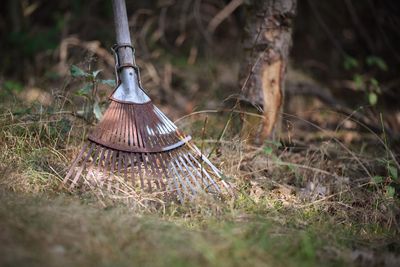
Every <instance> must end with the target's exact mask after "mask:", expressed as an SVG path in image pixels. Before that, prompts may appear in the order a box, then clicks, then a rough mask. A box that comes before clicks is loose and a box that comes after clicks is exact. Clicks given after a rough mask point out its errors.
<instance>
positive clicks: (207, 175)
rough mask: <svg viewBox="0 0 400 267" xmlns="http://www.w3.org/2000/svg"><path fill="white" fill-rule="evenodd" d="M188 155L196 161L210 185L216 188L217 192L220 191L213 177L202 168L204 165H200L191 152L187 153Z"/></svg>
mask: <svg viewBox="0 0 400 267" xmlns="http://www.w3.org/2000/svg"><path fill="white" fill-rule="evenodd" d="M188 155H189V157H191V158H192V159H193V161H194V162H195V163H197V166H198V168H199V169H200V170H201V172H202V173H204V174H205V175H206V177H207V178H208V180H209V181H210V183H211V185H214V187H215V189H217V191H218V192H221V189H220V188H219V186H218V184H217V183H216V182H215V180H214V179H212V178H211V176H210V175H209V174H208V172H207V171H206V170H205V169H204V167H203V166H202V165H201V163H200V162H199V161H198V160H197V159H196V158H195V157H194V156H193V155H192V154H191V153H188Z"/></svg>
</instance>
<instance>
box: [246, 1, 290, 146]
mask: <svg viewBox="0 0 400 267" xmlns="http://www.w3.org/2000/svg"><path fill="white" fill-rule="evenodd" d="M296 2H297V0H275V1H274V0H264V1H263V0H254V1H251V4H249V5H247V10H246V11H247V14H246V16H247V18H246V19H247V23H246V28H245V32H246V36H245V38H244V42H243V44H244V49H245V57H246V58H245V60H244V64H243V67H242V71H241V73H242V75H243V76H242V79H241V81H242V88H243V95H244V98H245V99H246V100H247V101H248V102H250V103H251V104H253V105H255V106H260V107H262V110H263V115H264V119H263V120H262V121H260V122H258V124H259V125H258V126H257V127H256V128H257V129H256V130H255V131H254V125H250V127H251V128H252V129H253V130H251V131H248V130H247V132H251V133H252V134H251V136H250V138H251V139H252V141H253V142H254V143H262V142H263V141H264V140H265V139H267V138H271V137H273V133H274V132H276V130H277V129H278V128H279V127H278V126H279V123H277V122H278V118H279V111H280V110H281V107H282V102H283V98H284V80H285V70H286V66H287V61H288V55H289V48H290V45H291V40H292V39H291V32H292V18H293V17H294V14H295V8H296ZM252 123H254V122H252Z"/></svg>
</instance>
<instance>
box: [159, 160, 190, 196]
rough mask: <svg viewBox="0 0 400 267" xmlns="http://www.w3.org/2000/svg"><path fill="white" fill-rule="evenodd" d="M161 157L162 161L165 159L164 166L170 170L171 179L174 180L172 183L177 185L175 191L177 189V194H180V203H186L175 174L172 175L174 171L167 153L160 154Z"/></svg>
mask: <svg viewBox="0 0 400 267" xmlns="http://www.w3.org/2000/svg"><path fill="white" fill-rule="evenodd" d="M160 156H161V157H162V159H163V165H165V167H166V168H168V169H169V170H170V174H171V179H172V181H173V183H174V185H175V189H176V192H177V194H178V198H179V201H180V202H181V203H183V201H184V200H185V199H184V197H183V196H182V192H181V190H180V188H179V184H178V182H177V181H176V178H175V175H173V173H172V172H173V170H172V169H171V162H170V161H167V157H168V155H167V153H165V154H164V153H163V154H160Z"/></svg>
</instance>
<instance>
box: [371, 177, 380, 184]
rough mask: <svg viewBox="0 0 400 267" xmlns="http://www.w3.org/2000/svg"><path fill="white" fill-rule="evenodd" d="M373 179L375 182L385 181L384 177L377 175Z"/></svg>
mask: <svg viewBox="0 0 400 267" xmlns="http://www.w3.org/2000/svg"><path fill="white" fill-rule="evenodd" d="M372 181H373V183H374V184H380V183H382V182H383V177H382V176H379V175H376V176H374V177H372Z"/></svg>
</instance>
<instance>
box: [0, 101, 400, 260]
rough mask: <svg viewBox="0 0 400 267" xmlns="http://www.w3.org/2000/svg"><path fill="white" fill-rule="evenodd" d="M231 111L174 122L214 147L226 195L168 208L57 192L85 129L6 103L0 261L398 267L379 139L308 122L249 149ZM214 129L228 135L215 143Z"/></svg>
mask: <svg viewBox="0 0 400 267" xmlns="http://www.w3.org/2000/svg"><path fill="white" fill-rule="evenodd" d="M7 97H9V96H7ZM10 103H11V105H10ZM230 114H233V115H232V116H230ZM235 114H236V113H235V112H234V113H230V112H229V111H224V112H219V113H216V111H209V112H203V113H201V112H200V113H193V114H191V115H189V116H187V117H184V118H182V119H180V120H177V124H178V126H180V127H181V128H183V129H184V130H186V131H187V132H189V133H191V134H192V135H193V137H194V139H195V141H196V142H197V143H198V144H199V146H201V147H202V148H203V149H204V150H206V152H210V151H215V153H213V155H211V159H212V161H213V162H215V163H216V164H217V165H218V166H219V167H220V168H221V169H222V171H223V172H224V174H225V179H226V180H227V181H229V182H230V183H232V184H233V185H234V186H235V192H236V196H235V197H234V198H226V199H224V200H218V199H204V200H202V201H200V202H198V203H194V204H184V205H177V204H171V203H164V202H163V201H162V200H146V199H137V198H135V197H133V196H132V195H129V194H121V195H115V194H108V193H107V192H105V191H101V190H100V191H93V192H69V191H68V190H65V189H63V188H62V187H60V184H61V183H60V180H61V179H62V177H63V176H64V175H65V173H66V170H67V168H68V166H69V162H70V161H71V160H72V159H73V157H74V154H76V152H77V151H78V150H79V147H80V146H81V145H82V142H83V141H84V138H83V136H84V134H85V133H86V132H87V129H88V128H89V127H90V125H88V124H87V122H85V121H84V120H82V119H80V118H77V117H76V116H74V115H72V114H71V113H68V112H61V111H60V109H57V108H54V106H52V107H44V106H42V105H39V104H32V105H30V106H29V107H28V108H27V107H26V105H22V104H21V102H18V101H17V100H12V98H11V100H10V102H9V104H7V105H6V104H4V105H3V106H2V115H1V132H0V141H1V151H0V159H1V160H0V201H1V203H2V204H1V205H0V229H1V230H0V254H1V257H0V266H398V264H399V262H400V240H399V237H398V234H399V223H398V220H399V198H398V196H397V193H396V190H397V189H396V188H397V182H396V181H397V180H396V179H398V177H397V176H396V175H397V172H395V169H396V165H395V164H396V163H395V161H394V159H393V157H392V155H391V151H390V149H389V148H388V147H387V146H386V143H385V140H384V138H383V139H382V138H380V137H378V136H375V135H373V134H371V133H370V135H367V134H365V135H363V138H364V139H363V142H351V141H348V140H347V139H346V138H345V137H343V136H347V135H349V134H351V132H350V133H349V132H348V131H341V130H340V129H339V128H337V129H336V131H329V130H326V129H322V128H321V127H320V126H316V125H314V126H315V127H314V128H315V129H314V130H310V127H311V128H312V126H313V123H311V122H309V123H306V124H305V125H308V126H307V127H308V128H307V127H305V126H304V125H303V124H301V123H300V124H301V125H300V126H298V129H303V130H304V131H307V133H308V134H307V135H301V134H300V133H301V132H300V130H299V131H298V132H297V133H292V135H293V136H292V137H291V138H287V137H286V138H282V140H281V141H280V142H267V143H265V145H264V146H261V147H253V146H251V145H249V144H247V143H246V142H244V140H243V139H241V138H238V137H237V136H236V137H235V136H234V134H233V132H234V131H235V127H233V126H232V125H233V124H234V122H235V119H237V118H235V116H236V115H238V114H236V115H235ZM248 115H249V114H248ZM205 116H208V123H207V127H206V130H205V132H206V134H205V135H206V136H203V137H201V136H200V134H199V132H201V131H200V130H199V129H201V128H202V127H203V126H204V118H205ZM249 116H251V114H250V115H249ZM314 116H315V114H314ZM321 116H323V114H322V115H321ZM229 118H230V119H229ZM286 120H287V121H289V118H286ZM299 121H300V122H302V120H297V121H296V120H291V123H292V124H293V125H295V124H296V123H299ZM349 123H352V122H351V121H349V122H347V124H349ZM226 125H228V127H225V126H226ZM310 125H311V126H310ZM296 127H297V126H296ZM224 128H225V129H230V130H226V132H225V133H224V134H225V135H226V136H229V135H231V136H230V137H229V138H228V137H226V138H225V135H223V136H222V138H219V137H221V130H222V129H224ZM231 128H232V129H231ZM353 134H354V135H356V134H355V133H353ZM289 135H290V134H289V133H286V136H289ZM305 136H307V138H305ZM300 137H301V138H300ZM346 140H347V141H346ZM392 188H393V190H392Z"/></svg>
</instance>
